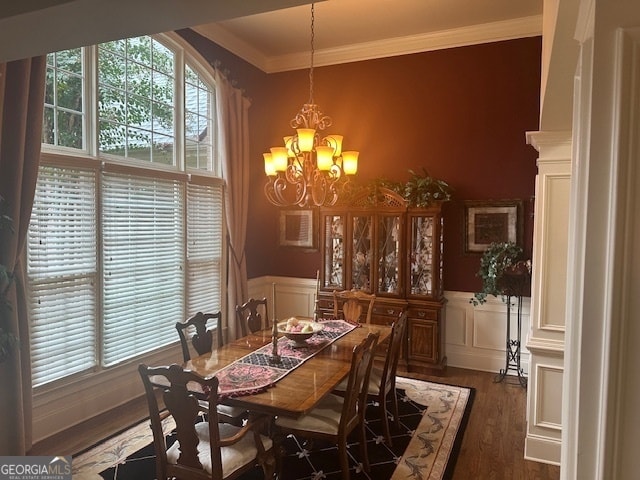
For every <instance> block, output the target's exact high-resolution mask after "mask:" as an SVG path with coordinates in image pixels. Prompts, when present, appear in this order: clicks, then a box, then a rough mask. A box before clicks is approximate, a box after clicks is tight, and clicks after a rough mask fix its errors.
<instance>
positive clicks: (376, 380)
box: [335, 367, 382, 395]
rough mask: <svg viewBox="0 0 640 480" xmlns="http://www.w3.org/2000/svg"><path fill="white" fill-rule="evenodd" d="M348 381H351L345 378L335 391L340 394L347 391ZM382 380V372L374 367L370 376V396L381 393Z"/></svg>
mask: <svg viewBox="0 0 640 480" xmlns="http://www.w3.org/2000/svg"><path fill="white" fill-rule="evenodd" d="M348 380H349V379H348V378H345V379H344V380H343V381H342V382H340V383H339V384H338V386H337V387H336V388H335V390H336V391H338V392H344V391H346V390H347V381H348ZM381 380H382V370H380V369H379V368H376V367H372V368H371V374H370V375H369V391H368V392H367V393H368V394H369V395H378V394H379V393H380V381H381Z"/></svg>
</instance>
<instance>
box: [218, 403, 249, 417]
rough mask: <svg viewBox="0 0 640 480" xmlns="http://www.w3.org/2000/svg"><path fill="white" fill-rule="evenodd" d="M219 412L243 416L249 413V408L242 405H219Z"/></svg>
mask: <svg viewBox="0 0 640 480" xmlns="http://www.w3.org/2000/svg"><path fill="white" fill-rule="evenodd" d="M217 410H218V413H219V414H222V415H227V416H229V417H234V418H235V417H243V416H246V415H247V410H246V409H244V408H241V407H232V406H230V405H218V408H217Z"/></svg>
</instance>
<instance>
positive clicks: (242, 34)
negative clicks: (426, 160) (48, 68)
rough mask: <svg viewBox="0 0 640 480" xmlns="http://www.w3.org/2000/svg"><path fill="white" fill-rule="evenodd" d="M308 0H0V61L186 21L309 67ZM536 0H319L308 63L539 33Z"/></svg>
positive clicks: (265, 59) (260, 62)
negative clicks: (3, 0) (311, 51)
mask: <svg viewBox="0 0 640 480" xmlns="http://www.w3.org/2000/svg"><path fill="white" fill-rule="evenodd" d="M309 3H310V2H309V0H242V1H229V0H180V1H176V0H109V1H108V2H105V1H104V0H21V1H20V2H17V1H13V2H12V1H7V2H3V3H2V5H0V61H7V60H15V59H18V58H25V57H29V56H33V55H39V54H43V53H48V52H52V51H57V50H63V49H67V48H74V47H78V46H83V45H91V44H95V43H100V42H103V41H108V40H114V39H117V38H125V37H131V36H137V35H145V34H152V33H159V32H165V31H168V30H176V29H180V28H185V27H194V29H195V30H196V31H198V32H199V33H200V34H202V35H204V36H206V37H208V38H210V39H211V40H213V41H214V42H216V43H217V44H219V45H221V46H223V47H225V48H226V49H228V50H230V51H232V52H233V53H235V54H236V55H238V56H240V57H242V58H244V59H245V60H247V61H248V62H250V63H252V64H253V65H255V66H257V67H258V68H260V69H262V70H264V71H265V72H276V71H284V70H292V69H300V68H308V66H309V63H310V22H311V7H310V5H309ZM542 4H543V0H326V1H319V2H318V3H316V5H315V50H316V52H315V56H314V64H315V65H327V64H334V63H344V62H352V61H357V60H365V59H371V58H378V57H385V56H392V55H401V54H406V53H414V52H421V51H427V50H434V49H439V48H448V47H452V46H460V45H470V44H476V43H484V42H491V41H499V40H506V39H511V38H520V37H527V36H534V35H540V34H541V33H542Z"/></svg>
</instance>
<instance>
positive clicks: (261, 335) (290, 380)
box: [184, 323, 391, 418]
mask: <svg viewBox="0 0 640 480" xmlns="http://www.w3.org/2000/svg"><path fill="white" fill-rule="evenodd" d="M370 333H374V334H378V335H379V337H378V343H381V342H384V341H385V340H386V339H387V338H388V337H389V336H390V334H391V327H389V326H386V325H375V324H367V323H361V324H358V325H357V326H355V328H352V329H351V330H350V331H348V332H347V333H346V334H343V335H342V336H340V337H339V338H337V339H335V340H334V341H332V342H331V343H329V344H328V345H327V346H326V347H325V348H322V349H321V350H319V351H318V352H317V353H314V354H313V355H311V356H310V357H309V358H307V359H306V360H305V361H304V362H302V363H301V364H300V365H299V366H297V367H296V368H293V369H291V370H290V371H288V372H287V373H286V374H285V375H283V376H282V377H281V378H278V379H277V381H275V382H274V383H273V384H271V385H269V386H268V387H267V388H262V389H259V390H258V391H255V392H250V393H244V392H243V393H242V394H240V395H227V396H222V397H221V398H220V403H223V404H226V405H231V406H237V407H241V408H244V409H246V410H248V411H250V412H252V413H257V414H267V415H273V416H289V417H294V418H297V417H300V416H302V415H305V414H307V413H308V412H310V411H311V410H312V409H313V408H314V407H315V406H316V405H317V404H318V402H319V401H320V400H321V399H322V398H323V397H324V396H326V395H327V394H329V393H331V392H332V391H333V390H334V389H335V387H336V386H337V385H338V384H339V383H340V382H341V381H342V380H343V379H344V378H345V377H346V376H347V375H348V374H349V371H350V369H351V358H352V353H353V349H354V347H355V346H357V345H359V344H360V343H361V342H362V341H363V340H364V339H365V338H366V337H367V335H369V334H370ZM273 334H274V329H272V328H268V329H264V330H260V331H258V332H255V333H251V334H249V335H246V336H244V337H241V338H238V339H237V340H233V341H231V342H229V343H226V344H225V345H223V346H221V347H219V348H217V349H213V350H212V351H211V352H210V353H205V354H203V355H200V356H198V357H194V358H192V359H191V360H189V361H188V362H186V363H185V364H184V368H185V369H188V370H191V371H193V372H196V373H197V374H199V375H200V376H202V377H210V376H212V375H218V374H219V372H221V371H223V370H224V369H225V367H229V366H231V365H234V362H238V361H241V360H242V359H243V358H245V357H247V356H248V355H250V354H251V353H252V352H256V351H260V350H261V349H262V350H261V351H265V350H266V351H268V350H269V349H268V347H267V345H270V344H273V338H274V336H273ZM284 340H285V339H284V338H282V337H280V338H279V339H278V342H282V341H284ZM263 347H264V348H263ZM276 353H277V350H276Z"/></svg>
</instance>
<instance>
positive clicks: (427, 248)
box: [409, 216, 439, 296]
mask: <svg viewBox="0 0 640 480" xmlns="http://www.w3.org/2000/svg"><path fill="white" fill-rule="evenodd" d="M409 225H410V227H409V232H410V233H409V234H410V238H409V249H410V262H411V263H410V265H409V269H410V275H409V293H410V294H411V295H424V296H433V295H434V288H435V286H434V279H433V276H434V274H438V272H437V271H434V270H435V269H437V268H439V266H438V265H435V264H434V262H435V258H434V248H435V247H437V245H436V244H435V243H434V242H436V241H437V239H434V233H435V225H434V217H433V216H410V217H409Z"/></svg>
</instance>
